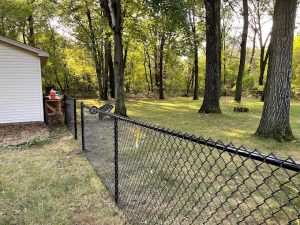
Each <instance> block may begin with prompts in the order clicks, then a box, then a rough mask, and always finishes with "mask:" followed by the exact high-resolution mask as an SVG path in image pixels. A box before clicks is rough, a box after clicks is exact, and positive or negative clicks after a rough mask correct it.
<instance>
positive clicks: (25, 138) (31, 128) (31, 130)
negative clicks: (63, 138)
mask: <svg viewBox="0 0 300 225" xmlns="http://www.w3.org/2000/svg"><path fill="white" fill-rule="evenodd" d="M49 136H50V131H49V129H48V127H47V126H46V125H45V124H40V123H32V124H13V125H10V124H9V125H0V146H1V145H3V146H10V145H12V146H13V145H21V144H23V143H26V142H30V141H33V140H34V139H46V138H48V137H49Z"/></svg>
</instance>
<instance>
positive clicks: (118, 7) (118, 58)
mask: <svg viewBox="0 0 300 225" xmlns="http://www.w3.org/2000/svg"><path fill="white" fill-rule="evenodd" d="M101 7H102V8H103V10H104V12H105V15H106V17H107V18H108V21H109V25H110V28H111V30H112V32H113V37H114V75H115V113H116V114H120V115H123V116H127V114H126V107H125V101H124V59H123V42H122V26H123V25H122V14H123V12H122V3H121V0H101Z"/></svg>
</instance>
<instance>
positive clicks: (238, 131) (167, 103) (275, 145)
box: [79, 97, 300, 162]
mask: <svg viewBox="0 0 300 225" xmlns="http://www.w3.org/2000/svg"><path fill="white" fill-rule="evenodd" d="M79 101H84V102H85V103H86V104H89V105H99V104H100V105H101V104H104V102H101V103H99V101H98V100H96V99H84V100H79ZM201 103H202V100H201V99H200V100H198V101H193V100H191V98H183V97H182V98H168V99H166V100H153V99H143V100H135V99H129V100H127V102H126V106H127V110H128V115H129V117H131V118H135V119H139V120H143V121H146V122H150V123H154V124H158V125H161V126H164V127H168V128H171V129H175V130H179V131H183V132H187V133H189V134H195V135H197V136H202V137H204V138H212V139H213V140H216V141H217V140H221V141H223V142H224V143H225V144H229V143H233V144H234V145H235V146H236V147H240V146H244V147H246V148H247V149H249V150H255V149H257V150H259V151H260V152H262V153H264V154H270V153H275V154H276V156H278V157H280V158H283V159H286V158H287V157H288V156H291V157H292V158H293V159H294V160H296V161H298V162H300V154H299V149H300V141H299V140H300V103H299V102H296V101H293V102H292V104H291V126H292V129H293V133H294V135H295V137H296V140H295V141H293V142H291V143H279V142H277V141H275V140H272V139H265V138H258V137H256V136H255V135H254V133H255V131H256V129H257V127H258V125H259V121H260V117H261V112H262V108H263V103H262V102H260V101H259V100H257V99H252V98H245V99H243V102H242V103H241V104H238V103H235V102H234V100H233V99H232V98H229V97H226V98H221V108H222V114H211V115H204V114H199V113H197V112H198V110H199V108H200V106H201ZM237 106H242V107H247V108H249V110H250V112H248V113H239V112H234V111H233V109H234V107H237Z"/></svg>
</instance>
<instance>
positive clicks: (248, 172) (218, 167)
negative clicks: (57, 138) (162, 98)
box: [84, 108, 300, 224]
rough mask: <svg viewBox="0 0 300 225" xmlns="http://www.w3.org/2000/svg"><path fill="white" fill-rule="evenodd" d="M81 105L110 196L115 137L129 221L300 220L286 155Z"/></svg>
mask: <svg viewBox="0 0 300 225" xmlns="http://www.w3.org/2000/svg"><path fill="white" fill-rule="evenodd" d="M85 111H86V112H85V118H84V119H85V125H84V126H85V134H84V138H85V145H86V148H85V150H86V156H87V158H88V160H89V161H90V163H91V164H92V166H93V167H94V169H95V170H96V172H97V173H98V175H99V177H100V178H101V180H102V182H103V183H104V185H105V186H106V188H107V190H108V191H109V192H110V193H111V195H112V196H113V197H115V170H114V169H115V161H114V153H115V141H117V143H118V152H119V154H118V167H119V171H118V182H119V193H118V194H119V202H118V205H119V207H120V208H121V209H122V210H123V212H124V214H125V215H126V216H127V218H128V222H129V223H131V224H238V223H240V224H299V223H300V219H299V217H300V216H299V214H300V211H299V208H300V195H299V194H300V186H299V185H300V175H299V171H300V166H299V164H297V163H295V162H293V161H292V160H291V159H287V160H284V161H282V160H279V159H277V158H276V157H275V156H273V155H269V156H264V155H261V154H259V153H258V152H249V151H247V150H246V149H244V148H235V147H234V146H233V145H229V146H225V145H223V144H222V143H221V142H213V141H212V140H206V141H205V140H204V139H202V138H196V137H194V136H187V135H184V134H181V133H180V132H175V131H170V130H166V129H163V128H160V127H155V126H151V125H148V124H144V123H140V122H136V121H133V120H130V119H127V118H122V117H119V116H115V115H109V114H106V115H105V116H104V117H103V116H101V117H99V116H98V115H92V114H90V113H89V112H88V109H87V108H85ZM99 118H101V119H99ZM114 120H117V121H118V123H117V124H118V126H117V134H118V135H117V139H116V137H115V135H114ZM195 140H199V141H195ZM205 143H206V144H205ZM220 146H223V148H222V147H220ZM228 147H230V149H235V150H233V151H228V150H227V148H228ZM241 152H242V153H243V154H241ZM245 155H248V156H247V157H246V156H245ZM254 156H255V157H254ZM255 158H258V159H259V160H256V159H255ZM273 161H274V162H276V163H272V162H273ZM278 162H280V163H279V165H276V164H278ZM286 165H288V166H289V168H288V166H286Z"/></svg>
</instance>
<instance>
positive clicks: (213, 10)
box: [199, 0, 221, 113]
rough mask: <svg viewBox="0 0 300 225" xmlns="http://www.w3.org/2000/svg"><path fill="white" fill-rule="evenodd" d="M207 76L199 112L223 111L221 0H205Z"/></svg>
mask: <svg viewBox="0 0 300 225" xmlns="http://www.w3.org/2000/svg"><path fill="white" fill-rule="evenodd" d="M204 3H205V9H206V76H205V91H204V99H203V103H202V106H201V108H200V110H199V113H221V109H220V103H219V100H220V94H221V29H220V8H221V1H220V0H205V1H204Z"/></svg>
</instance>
